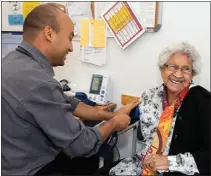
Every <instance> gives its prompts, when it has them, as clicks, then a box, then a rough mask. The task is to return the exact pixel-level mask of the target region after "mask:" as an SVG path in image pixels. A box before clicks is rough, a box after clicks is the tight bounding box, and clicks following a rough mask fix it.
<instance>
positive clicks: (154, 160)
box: [143, 154, 168, 171]
mask: <svg viewBox="0 0 211 176" xmlns="http://www.w3.org/2000/svg"><path fill="white" fill-rule="evenodd" d="M143 168H144V169H150V170H153V171H157V170H168V156H163V155H158V154H151V155H149V156H147V157H146V158H145V159H144V163H143Z"/></svg>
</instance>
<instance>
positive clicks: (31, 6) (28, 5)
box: [23, 1, 40, 19]
mask: <svg viewBox="0 0 211 176" xmlns="http://www.w3.org/2000/svg"><path fill="white" fill-rule="evenodd" d="M39 5H40V2H36V1H30V2H23V17H24V19H25V18H26V16H27V15H28V14H29V13H30V12H31V11H32V10H33V9H34V8H35V7H37V6H39Z"/></svg>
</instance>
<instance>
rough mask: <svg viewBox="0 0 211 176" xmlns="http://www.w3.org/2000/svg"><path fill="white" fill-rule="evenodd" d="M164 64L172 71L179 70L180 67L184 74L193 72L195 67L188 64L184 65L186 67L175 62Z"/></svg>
mask: <svg viewBox="0 0 211 176" xmlns="http://www.w3.org/2000/svg"><path fill="white" fill-rule="evenodd" d="M164 66H165V67H166V68H167V69H168V70H169V71H172V72H174V73H175V72H177V71H178V70H179V69H180V70H181V72H182V73H183V74H192V73H193V69H192V68H191V67H188V66H184V67H179V66H178V65H174V64H164Z"/></svg>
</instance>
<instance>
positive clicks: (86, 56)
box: [80, 46, 106, 66]
mask: <svg viewBox="0 0 211 176" xmlns="http://www.w3.org/2000/svg"><path fill="white" fill-rule="evenodd" d="M80 60H81V61H82V62H86V63H90V64H93V65H97V66H103V65H104V64H105V63H106V48H93V47H89V46H82V47H81V56H80Z"/></svg>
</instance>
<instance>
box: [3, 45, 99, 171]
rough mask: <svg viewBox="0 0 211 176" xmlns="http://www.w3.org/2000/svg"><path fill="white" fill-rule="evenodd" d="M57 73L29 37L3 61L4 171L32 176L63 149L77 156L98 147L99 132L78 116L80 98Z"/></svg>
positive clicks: (96, 149)
mask: <svg viewBox="0 0 211 176" xmlns="http://www.w3.org/2000/svg"><path fill="white" fill-rule="evenodd" d="M53 76H54V71H53V68H52V66H51V64H50V63H49V61H48V59H47V57H45V56H44V55H43V54H42V53H41V52H40V51H39V50H38V49H37V48H36V47H34V46H33V45H31V44H29V43H28V42H26V41H23V42H22V43H21V44H20V45H19V47H18V51H17V50H15V51H12V52H11V53H9V54H8V55H7V56H6V57H5V58H4V59H3V60H2V102H1V103H2V131H1V132H2V148H1V149H2V150H1V152H2V153H1V154H2V158H1V159H2V160H1V162H2V170H1V171H2V175H33V174H35V173H36V172H37V171H39V170H40V169H41V168H42V167H43V166H45V165H46V164H48V163H49V162H51V161H52V160H53V159H54V158H55V157H56V156H57V155H58V153H59V152H60V151H64V152H65V153H66V154H67V155H68V156H70V158H73V157H77V156H90V155H93V154H95V153H96V152H97V151H98V150H99V147H100V145H101V135H100V133H99V131H98V130H97V129H95V128H89V127H85V126H84V124H83V123H82V122H81V121H80V120H76V119H75V118H74V116H73V114H72V112H73V111H74V110H75V108H76V107H77V105H78V103H79V100H77V99H75V98H73V97H67V96H65V95H64V93H63V91H62V88H61V86H60V84H59V82H58V81H56V80H55V79H54V78H53Z"/></svg>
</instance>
